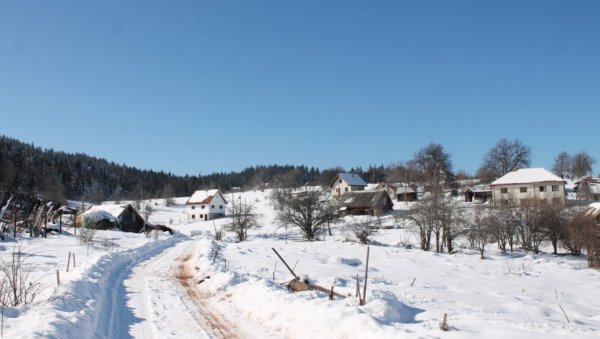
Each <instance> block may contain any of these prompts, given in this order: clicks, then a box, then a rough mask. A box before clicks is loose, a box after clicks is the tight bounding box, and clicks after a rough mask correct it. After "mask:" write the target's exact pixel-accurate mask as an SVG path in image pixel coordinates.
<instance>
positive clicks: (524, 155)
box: [480, 139, 531, 178]
mask: <svg viewBox="0 0 600 339" xmlns="http://www.w3.org/2000/svg"><path fill="white" fill-rule="evenodd" d="M530 158H531V149H530V147H529V146H527V145H525V144H523V143H522V142H521V141H520V140H518V139H515V140H508V139H500V140H499V141H498V143H497V144H496V145H495V146H494V147H492V148H491V149H490V150H489V151H488V152H487V154H486V155H485V157H484V159H483V165H482V166H481V168H480V171H482V170H483V169H487V170H489V171H491V172H492V173H493V174H494V175H495V176H496V178H498V177H501V176H503V175H505V174H506V173H508V172H510V171H512V170H514V169H516V168H524V167H528V166H529V161H530Z"/></svg>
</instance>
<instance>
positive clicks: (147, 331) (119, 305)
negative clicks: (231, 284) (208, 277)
mask: <svg viewBox="0 0 600 339" xmlns="http://www.w3.org/2000/svg"><path fill="white" fill-rule="evenodd" d="M197 253H198V249H197V246H196V242H195V241H184V242H180V243H178V244H176V245H175V246H173V247H171V248H168V249H165V250H163V251H162V252H160V253H158V254H156V255H154V256H153V257H151V258H149V259H147V260H145V261H142V262H140V263H137V264H136V265H135V266H133V267H132V268H131V269H130V270H126V269H124V270H122V271H119V272H115V277H116V281H115V287H114V288H113V289H111V292H110V295H108V296H107V298H109V299H112V301H111V302H108V303H105V304H106V306H107V308H106V309H100V310H99V311H100V312H99V314H100V319H99V321H98V322H97V324H98V327H97V328H96V333H95V336H94V337H107V338H129V337H133V338H242V337H243V338H248V337H250V338H251V337H253V336H254V335H255V334H256V328H254V326H250V327H252V329H251V330H249V331H248V330H247V326H244V325H243V324H244V323H245V322H246V321H244V320H243V319H241V317H240V316H239V315H238V314H235V312H232V310H231V309H228V308H227V307H225V308H224V309H225V310H226V311H229V312H227V316H226V315H224V313H222V312H221V310H220V309H221V307H217V305H215V304H214V303H213V302H211V301H210V298H209V296H207V295H203V294H202V293H200V292H199V291H198V289H197V281H196V279H195V278H194V275H195V273H198V272H197V268H196V267H194V264H193V259H192V258H194V257H196V255H197ZM219 306H223V305H219ZM124 309H126V310H128V311H126V312H124ZM128 314H129V315H128Z"/></svg>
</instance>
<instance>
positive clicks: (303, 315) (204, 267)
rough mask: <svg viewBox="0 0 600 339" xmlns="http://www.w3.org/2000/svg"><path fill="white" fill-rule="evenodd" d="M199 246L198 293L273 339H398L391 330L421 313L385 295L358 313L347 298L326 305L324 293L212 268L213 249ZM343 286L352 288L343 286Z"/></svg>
mask: <svg viewBox="0 0 600 339" xmlns="http://www.w3.org/2000/svg"><path fill="white" fill-rule="evenodd" d="M199 242H200V243H201V245H200V247H201V250H200V254H199V256H198V257H197V258H196V260H195V261H194V265H195V266H196V268H197V270H196V271H197V272H196V275H195V280H196V281H200V280H202V282H201V283H199V284H198V285H197V289H198V291H199V292H201V293H204V294H205V295H211V296H213V297H212V298H213V299H215V300H214V304H215V306H216V307H219V305H222V302H223V301H228V302H229V303H231V305H232V306H233V308H234V309H235V310H236V312H238V313H241V315H243V316H244V317H245V318H247V319H249V320H251V321H252V322H254V323H255V324H257V325H259V326H260V327H261V328H263V329H264V330H265V331H267V332H268V333H272V334H274V335H275V336H283V337H295V338H297V337H322V336H323V335H324V334H325V333H326V334H327V337H335V338H344V337H380V338H397V336H398V332H397V329H396V327H395V325H397V324H399V323H414V322H415V316H416V314H418V313H419V312H422V311H421V310H419V309H416V308H412V307H409V306H407V305H404V304H403V303H401V302H400V301H399V300H398V298H397V297H396V295H395V294H394V293H392V292H389V291H377V290H375V291H369V292H368V297H367V298H368V299H367V301H368V300H372V301H370V302H368V303H367V304H366V305H365V306H362V307H360V306H358V305H357V301H356V300H355V298H353V297H352V296H350V297H348V298H344V299H339V298H337V297H336V298H335V299H334V300H333V301H330V300H329V299H328V298H327V296H326V295H325V293H322V292H318V291H314V290H311V291H306V292H296V293H293V292H290V291H288V290H287V288H286V286H285V285H280V284H278V283H274V282H273V280H272V279H267V278H262V277H259V276H257V275H256V274H252V273H250V271H247V270H246V272H245V273H241V271H243V269H237V270H236V271H230V270H226V269H225V263H224V261H222V259H221V260H220V259H217V260H216V261H215V264H213V258H214V255H215V254H214V253H215V251H216V248H217V244H216V243H215V242H213V241H209V240H199ZM221 246H225V247H226V246H229V244H221ZM327 262H330V263H333V264H343V265H349V266H359V265H362V262H361V261H360V260H359V259H355V258H342V257H336V256H331V257H329V258H328V259H327ZM207 277H210V278H207ZM332 279H333V280H335V281H338V280H340V279H339V278H332ZM338 282H339V281H338ZM343 285H351V284H348V283H347V282H345V281H344V283H343ZM338 288H339V285H338ZM350 290H352V292H354V285H352V286H351V287H348V288H343V287H342V288H341V289H339V290H337V292H339V293H341V294H344V295H353V294H351V293H350Z"/></svg>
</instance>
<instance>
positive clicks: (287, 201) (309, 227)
mask: <svg viewBox="0 0 600 339" xmlns="http://www.w3.org/2000/svg"><path fill="white" fill-rule="evenodd" d="M280 194H281V196H280V197H279V198H278V199H279V201H280V202H279V203H281V204H282V209H281V210H279V211H277V219H278V220H279V221H280V222H281V223H283V224H287V225H293V226H296V227H298V228H300V230H301V231H302V232H303V233H304V235H305V236H306V239H308V240H313V239H315V238H316V236H317V235H318V234H319V232H320V231H321V230H322V228H323V226H324V225H325V224H327V223H328V222H331V221H332V220H335V218H336V216H335V215H332V213H333V211H335V209H332V208H331V206H330V205H331V201H330V200H328V199H327V196H326V195H325V194H324V193H323V192H321V191H320V190H317V189H312V190H311V189H309V190H306V191H303V192H298V193H295V194H294V193H292V192H290V191H281V192H280Z"/></svg>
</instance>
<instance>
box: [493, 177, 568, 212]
mask: <svg viewBox="0 0 600 339" xmlns="http://www.w3.org/2000/svg"><path fill="white" fill-rule="evenodd" d="M490 188H491V189H492V199H493V201H494V204H495V205H496V206H509V205H511V206H520V207H527V206H530V205H531V204H533V203H537V202H540V203H550V204H554V205H564V204H565V201H566V198H565V195H566V191H565V180H564V179H563V178H561V177H559V176H557V175H556V174H554V173H552V172H550V171H548V170H546V169H544V168H523V169H519V170H515V171H512V172H509V173H507V174H505V175H504V176H502V177H501V178H499V179H497V180H496V181H494V182H492V183H491V184H490Z"/></svg>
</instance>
